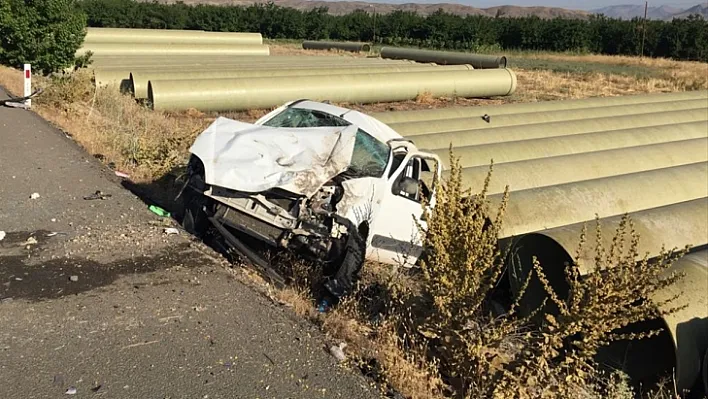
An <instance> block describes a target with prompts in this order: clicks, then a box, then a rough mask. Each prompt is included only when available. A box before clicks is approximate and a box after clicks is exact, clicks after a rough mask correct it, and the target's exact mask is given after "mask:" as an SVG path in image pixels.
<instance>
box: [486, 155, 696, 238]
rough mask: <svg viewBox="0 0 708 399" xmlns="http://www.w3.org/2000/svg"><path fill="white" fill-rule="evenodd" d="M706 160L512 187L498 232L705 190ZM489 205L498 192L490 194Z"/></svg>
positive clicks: (518, 231)
mask: <svg viewBox="0 0 708 399" xmlns="http://www.w3.org/2000/svg"><path fill="white" fill-rule="evenodd" d="M707 169H708V164H707V163H706V162H698V163H692V164H688V165H681V166H673V167H669V168H663V169H655V170H649V171H644V172H638V173H631V174H625V175H618V176H611V177H604V178H599V179H593V180H584V181H580V182H573V183H567V184H560V185H554V186H547V187H539V188H532V189H528V190H521V191H514V192H512V193H511V195H510V198H509V204H508V206H507V210H506V214H505V217H504V223H503V226H502V231H501V236H502V237H512V236H519V235H522V234H528V233H532V232H540V231H542V230H546V229H552V228H556V227H560V226H565V225H569V224H574V223H579V222H582V221H585V220H592V219H593V218H594V217H595V214H598V215H599V216H600V217H610V216H616V215H621V214H623V213H626V212H638V211H641V210H645V209H650V208H656V207H660V206H665V205H669V204H675V203H678V202H683V201H691V200H694V199H698V198H704V197H706V196H708V186H707V185H706V182H707V181H708V170H707ZM489 199H490V201H491V206H492V209H494V208H495V207H496V204H498V203H499V201H500V200H501V194H495V195H492V196H490V197H489Z"/></svg>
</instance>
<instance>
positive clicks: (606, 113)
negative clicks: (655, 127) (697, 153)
mask: <svg viewBox="0 0 708 399" xmlns="http://www.w3.org/2000/svg"><path fill="white" fill-rule="evenodd" d="M698 108H701V109H704V110H705V111H706V117H707V118H708V108H706V101H705V100H702V99H698V100H684V101H662V102H656V103H649V104H627V105H613V106H608V107H595V108H581V109H572V110H567V109H563V110H552V111H551V110H549V111H539V112H534V113H532V114H526V113H519V114H507V115H494V116H490V117H489V119H488V121H487V120H485V119H483V118H482V115H483V114H480V115H479V116H476V117H473V118H456V119H436V120H432V121H416V122H398V123H390V124H388V125H389V126H390V127H391V128H392V129H393V130H395V131H397V132H398V133H400V134H401V135H403V136H406V135H409V136H410V135H420V134H429V133H442V132H454V131H458V130H473V129H488V128H495V127H504V126H518V125H528V124H530V123H549V122H560V121H570V120H580V119H583V120H584V119H589V118H601V117H611V116H622V115H633V114H648V113H656V112H667V111H679V110H684V109H698Z"/></svg>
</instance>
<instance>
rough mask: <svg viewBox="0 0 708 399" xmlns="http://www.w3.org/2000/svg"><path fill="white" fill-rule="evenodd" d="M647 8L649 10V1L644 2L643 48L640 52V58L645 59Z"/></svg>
mask: <svg viewBox="0 0 708 399" xmlns="http://www.w3.org/2000/svg"><path fill="white" fill-rule="evenodd" d="M647 8H649V1H645V2H644V22H642V48H641V50H640V51H639V58H642V57H644V37H646V34H647Z"/></svg>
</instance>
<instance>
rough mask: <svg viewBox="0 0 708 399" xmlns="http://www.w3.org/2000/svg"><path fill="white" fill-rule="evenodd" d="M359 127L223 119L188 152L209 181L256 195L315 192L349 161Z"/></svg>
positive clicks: (215, 184)
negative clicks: (278, 124) (275, 124)
mask: <svg viewBox="0 0 708 399" xmlns="http://www.w3.org/2000/svg"><path fill="white" fill-rule="evenodd" d="M356 131H357V128H356V127H355V126H353V125H351V126H346V127H314V128H280V127H278V128H274V127H268V126H261V125H254V124H250V123H244V122H239V121H235V120H233V119H229V118H225V117H219V118H217V119H216V120H215V121H214V122H213V123H212V124H211V125H209V127H207V128H206V129H205V130H204V131H203V132H202V133H201V134H200V135H199V136H198V137H197V139H196V140H195V141H194V143H193V144H192V146H191V147H190V149H189V151H190V152H191V153H192V154H194V155H196V156H197V157H199V159H201V161H202V162H203V163H204V171H205V176H204V177H205V181H206V183H207V184H210V185H214V186H220V187H225V188H228V189H232V190H237V191H244V192H249V193H256V192H262V191H266V190H269V189H271V188H276V187H277V188H281V189H283V190H286V191H289V192H292V193H295V194H301V195H305V196H308V197H310V196H312V195H313V194H314V193H316V192H317V190H319V189H320V187H322V185H323V184H325V183H326V182H328V181H329V180H330V179H332V178H333V177H335V176H337V175H338V174H340V173H342V172H343V171H344V170H346V168H347V167H348V166H349V164H350V162H351V157H352V152H353V149H354V141H355V135H356Z"/></svg>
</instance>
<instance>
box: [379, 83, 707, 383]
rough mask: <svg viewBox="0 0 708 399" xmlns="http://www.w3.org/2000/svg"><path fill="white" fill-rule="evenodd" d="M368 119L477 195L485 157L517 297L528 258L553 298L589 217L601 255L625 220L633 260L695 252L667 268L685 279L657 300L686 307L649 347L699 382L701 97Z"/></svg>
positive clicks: (589, 268) (537, 299)
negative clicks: (505, 199) (452, 165)
mask: <svg viewBox="0 0 708 399" xmlns="http://www.w3.org/2000/svg"><path fill="white" fill-rule="evenodd" d="M373 116H374V117H376V118H377V119H379V120H381V121H382V122H384V123H387V124H388V125H389V126H391V127H392V128H393V129H394V130H397V131H398V132H399V133H401V134H402V135H403V136H405V137H407V138H410V139H412V140H413V141H414V142H415V143H416V144H417V145H418V146H419V147H420V148H422V149H427V150H429V151H432V152H434V153H436V154H438V155H439V156H441V158H442V159H443V163H444V165H446V166H447V163H448V155H449V154H448V151H449V146H450V145H452V146H453V154H454V155H455V156H459V157H460V163H461V166H462V167H463V169H462V178H463V181H464V183H465V184H466V185H467V187H469V188H471V189H472V190H473V191H474V192H476V191H478V190H480V189H481V187H482V184H483V182H484V179H485V177H486V176H487V173H488V172H489V165H490V162H491V161H492V160H493V162H494V167H493V172H492V177H491V182H490V186H489V192H488V194H489V199H490V204H491V206H492V210H493V211H494V209H495V207H496V206H497V205H498V204H499V203H500V201H501V199H502V196H503V192H504V190H505V188H506V186H508V187H509V203H508V206H507V208H506V212H505V215H504V218H503V226H502V232H501V236H502V238H505V239H504V240H502V241H503V242H505V243H508V244H510V245H513V247H514V251H515V252H516V253H517V255H518V258H516V262H513V263H511V264H510V265H509V267H510V269H509V271H510V273H509V277H510V279H511V285H512V289H514V290H516V289H519V287H520V286H521V284H522V282H523V281H524V279H525V277H526V276H527V275H528V273H529V272H530V271H531V270H532V265H533V259H532V257H533V256H536V257H537V258H538V260H539V261H540V262H541V265H543V266H544V268H545V270H546V274H547V275H548V278H549V280H550V281H551V283H552V284H554V286H555V287H556V288H557V289H558V292H563V291H564V289H567V287H565V274H564V268H563V265H564V262H571V261H573V260H575V255H576V250H577V245H578V242H579V239H580V235H581V231H582V229H583V226H584V224H586V223H587V224H589V226H588V227H589V228H590V229H592V228H593V227H594V224H593V223H594V219H595V215H596V214H597V215H598V217H599V218H600V223H601V226H602V231H603V237H602V240H603V245H604V247H605V248H609V246H610V244H611V240H612V238H613V235H614V231H615V229H616V228H617V226H618V225H619V223H620V221H621V219H622V216H623V215H624V214H628V216H629V217H630V218H631V220H632V221H633V222H634V230H635V231H636V232H638V233H639V234H640V237H641V239H640V243H639V248H638V251H639V253H640V254H642V255H643V254H644V253H647V254H648V255H649V257H650V258H655V257H658V256H659V255H660V253H661V251H662V246H664V245H665V247H666V249H671V248H683V247H685V246H686V245H690V246H692V247H694V248H696V249H697V251H695V252H694V253H693V254H691V255H690V256H688V257H686V258H684V259H682V260H681V261H679V262H678V263H677V264H676V265H674V270H681V271H684V272H685V273H687V276H686V278H685V279H683V280H682V281H681V282H680V283H679V285H677V286H676V287H674V288H671V289H669V290H665V291H663V292H659V293H657V295H656V298H654V299H656V300H657V301H659V300H660V299H663V298H668V297H670V296H671V295H672V294H674V293H676V292H678V291H677V290H680V291H683V293H684V295H682V296H681V298H680V300H679V301H678V302H676V303H674V305H677V306H681V305H687V306H688V307H687V308H686V309H684V310H682V311H681V312H678V313H675V314H673V315H671V316H667V317H665V318H664V319H663V321H662V322H663V324H664V325H665V326H666V328H667V331H668V332H667V333H666V334H664V335H661V336H660V337H657V338H656V339H654V340H649V341H646V342H647V345H652V346H653V347H655V348H660V347H663V348H666V347H669V348H670V350H668V351H666V352H667V353H671V354H673V358H672V359H669V363H670V364H669V366H674V367H676V380H677V384H678V387H679V389H682V388H690V387H691V386H692V385H693V384H694V383H695V382H696V380H697V379H698V377H699V375H700V370H701V363H702V357H703V356H704V354H705V351H706V350H708V339H706V337H708V251H706V250H705V249H704V248H705V246H706V245H708V91H707V90H700V91H692V92H682V93H670V94H652V95H633V96H623V97H610V98H593V99H585V100H564V101H549V102H539V103H524V104H510V105H501V106H485V107H456V108H448V109H441V110H422V111H402V112H388V113H380V114H373ZM446 174H447V172H446ZM595 244H596V242H595V238H594V235H593V234H589V237H588V242H587V243H586V244H585V247H584V248H585V249H584V251H583V252H581V253H580V254H579V257H578V258H577V261H578V266H579V267H580V270H581V272H582V273H583V274H587V273H591V272H593V271H594V268H595V253H594V249H595ZM524 295H525V297H524V298H525V303H526V305H527V306H526V308H525V310H526V311H527V312H531V311H532V309H535V308H536V307H537V306H538V305H539V304H540V303H541V300H542V298H543V297H544V296H545V293H544V291H543V289H542V287H541V286H540V283H538V282H537V281H535V280H534V283H532V284H531V285H530V286H529V287H528V289H527V290H526V293H525V294H524ZM608 305H611V304H608ZM635 345H636V344H635ZM641 347H642V348H643V349H641V350H647V347H644V346H641ZM624 349H627V348H624ZM657 350H658V349H657ZM655 360H656V361H654V362H641V363H642V364H640V365H638V367H637V369H636V370H633V372H635V375H650V374H652V373H654V372H656V371H657V370H656V369H651V367H654V366H656V367H662V366H666V364H662V363H661V362H660V361H659V359H655Z"/></svg>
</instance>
